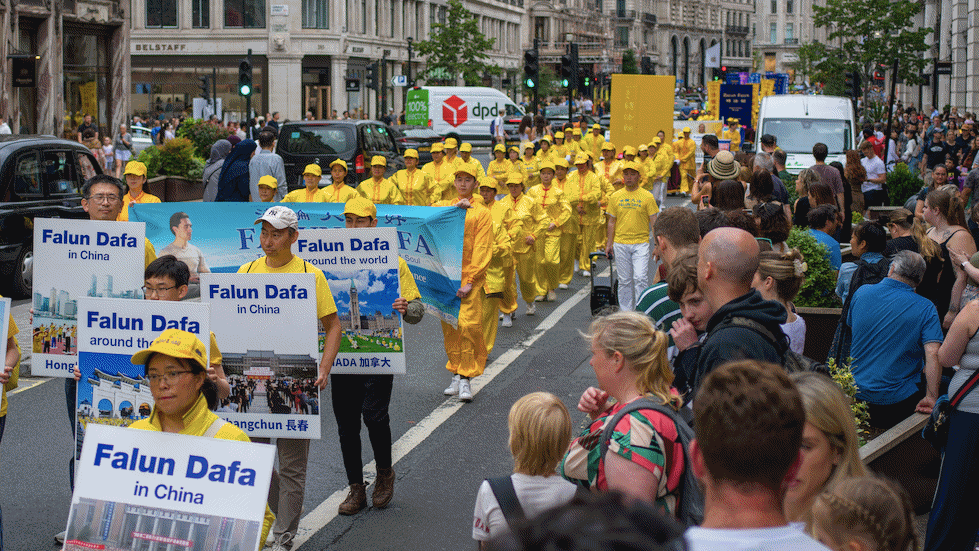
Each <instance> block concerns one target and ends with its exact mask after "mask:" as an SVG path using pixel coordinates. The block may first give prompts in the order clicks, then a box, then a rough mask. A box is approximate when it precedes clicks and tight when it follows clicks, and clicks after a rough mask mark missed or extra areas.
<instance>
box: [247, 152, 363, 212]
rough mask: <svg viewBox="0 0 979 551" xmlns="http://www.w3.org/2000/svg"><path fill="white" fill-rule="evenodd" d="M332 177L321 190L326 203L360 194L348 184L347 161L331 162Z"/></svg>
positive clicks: (344, 199)
mask: <svg viewBox="0 0 979 551" xmlns="http://www.w3.org/2000/svg"><path fill="white" fill-rule="evenodd" d="M330 178H332V180H331V182H330V185H328V186H326V187H325V188H323V189H322V190H321V191H322V192H323V202H324V203H346V202H347V201H349V200H350V198H351V197H354V196H355V195H359V194H358V193H357V190H356V189H355V188H354V187H352V186H348V185H347V161H344V160H343V159H337V160H335V161H333V162H332V163H330ZM259 185H261V183H259ZM259 191H261V188H259Z"/></svg>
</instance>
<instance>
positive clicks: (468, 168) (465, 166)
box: [455, 163, 478, 178]
mask: <svg viewBox="0 0 979 551" xmlns="http://www.w3.org/2000/svg"><path fill="white" fill-rule="evenodd" d="M460 173H461V174H468V175H470V176H472V177H473V178H478V176H476V167H475V166H473V165H471V164H469V163H459V165H458V166H457V167H456V171H455V174H460Z"/></svg>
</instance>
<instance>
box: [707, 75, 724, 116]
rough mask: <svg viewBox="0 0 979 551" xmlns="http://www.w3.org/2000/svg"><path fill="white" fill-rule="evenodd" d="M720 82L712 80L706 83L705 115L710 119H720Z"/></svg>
mask: <svg viewBox="0 0 979 551" xmlns="http://www.w3.org/2000/svg"><path fill="white" fill-rule="evenodd" d="M720 105H721V81H719V80H712V81H710V82H708V83H707V113H708V114H709V115H710V118H711V119H719V118H721V112H720V109H721V108H720Z"/></svg>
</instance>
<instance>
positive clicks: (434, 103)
mask: <svg viewBox="0 0 979 551" xmlns="http://www.w3.org/2000/svg"><path fill="white" fill-rule="evenodd" d="M497 115H502V116H503V120H506V119H509V118H512V117H522V116H523V111H522V110H521V109H520V108H519V107H517V104H515V103H513V100H511V99H510V98H508V97H507V96H506V94H504V93H503V92H501V91H499V90H497V89H495V88H487V87H484V86H425V87H423V88H420V87H415V88H412V89H411V90H408V105H407V108H406V109H405V122H407V123H408V124H416V125H422V126H431V128H432V130H434V131H435V132H436V133H437V134H439V135H442V136H453V137H455V138H457V139H459V140H462V141H466V142H470V143H480V144H488V143H490V142H491V140H492V134H491V132H490V123H492V122H493V119H495V118H496V116H497Z"/></svg>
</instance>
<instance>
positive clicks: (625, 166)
mask: <svg viewBox="0 0 979 551" xmlns="http://www.w3.org/2000/svg"><path fill="white" fill-rule="evenodd" d="M622 170H635V171H636V172H638V173H639V174H642V167H641V166H639V163H637V162H636V161H625V162H623V163H622Z"/></svg>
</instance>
